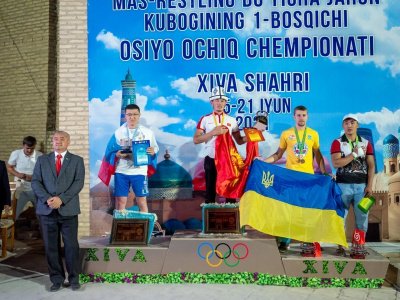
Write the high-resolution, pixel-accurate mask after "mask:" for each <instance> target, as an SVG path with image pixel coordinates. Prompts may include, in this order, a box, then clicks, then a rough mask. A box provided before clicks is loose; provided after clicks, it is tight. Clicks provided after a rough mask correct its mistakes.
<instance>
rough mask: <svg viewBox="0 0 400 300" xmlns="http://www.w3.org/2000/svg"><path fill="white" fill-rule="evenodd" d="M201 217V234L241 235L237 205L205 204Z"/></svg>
mask: <svg viewBox="0 0 400 300" xmlns="http://www.w3.org/2000/svg"><path fill="white" fill-rule="evenodd" d="M202 217H203V233H237V234H239V233H241V230H240V224H239V222H240V220H239V205H238V204H235V203H232V204H230V203H226V204H217V203H205V204H203V205H202Z"/></svg>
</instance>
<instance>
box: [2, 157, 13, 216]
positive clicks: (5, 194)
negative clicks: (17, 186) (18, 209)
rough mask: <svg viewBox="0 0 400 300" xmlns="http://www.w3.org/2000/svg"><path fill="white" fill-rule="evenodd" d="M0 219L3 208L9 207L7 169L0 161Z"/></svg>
mask: <svg viewBox="0 0 400 300" xmlns="http://www.w3.org/2000/svg"><path fill="white" fill-rule="evenodd" d="M0 184H1V186H0V219H1V212H2V211H3V208H4V207H5V208H6V209H9V206H10V205H11V191H10V183H9V181H8V174H7V168H6V164H5V162H4V161H2V160H0Z"/></svg>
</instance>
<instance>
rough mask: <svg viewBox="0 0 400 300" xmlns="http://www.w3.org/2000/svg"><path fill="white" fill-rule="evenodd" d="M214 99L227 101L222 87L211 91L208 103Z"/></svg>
mask: <svg viewBox="0 0 400 300" xmlns="http://www.w3.org/2000/svg"><path fill="white" fill-rule="evenodd" d="M216 99H223V100H225V101H228V97H227V96H226V95H225V89H224V88H223V87H222V86H216V87H214V88H213V89H212V91H211V96H210V101H213V100H216Z"/></svg>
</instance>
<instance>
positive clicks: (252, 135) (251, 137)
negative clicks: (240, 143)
mask: <svg viewBox="0 0 400 300" xmlns="http://www.w3.org/2000/svg"><path fill="white" fill-rule="evenodd" d="M244 134H245V135H246V137H247V141H248V142H261V141H264V136H263V134H262V132H261V131H260V130H258V129H256V128H245V129H244Z"/></svg>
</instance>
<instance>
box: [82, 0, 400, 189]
mask: <svg viewBox="0 0 400 300" xmlns="http://www.w3.org/2000/svg"><path fill="white" fill-rule="evenodd" d="M88 2H89V4H88V31H89V34H88V43H89V109H90V121H89V128H90V149H91V150H90V152H91V155H90V157H91V158H90V163H91V166H90V170H91V185H92V186H93V185H95V184H96V183H97V182H98V180H97V172H98V168H99V165H100V161H101V159H102V156H103V153H104V149H105V147H106V144H107V141H108V139H109V138H110V136H111V135H112V134H113V132H114V131H115V129H116V128H117V127H118V126H119V111H120V106H121V80H123V79H124V77H125V74H126V72H127V70H128V69H129V70H130V72H131V74H132V76H133V78H134V79H135V80H136V93H137V94H136V97H137V98H136V99H137V103H138V104H139V106H140V107H141V108H142V110H143V115H142V123H143V124H144V125H147V126H149V127H150V128H152V129H153V130H154V132H155V134H156V138H157V140H158V142H159V143H160V144H161V146H162V150H165V149H168V150H169V151H170V153H171V157H172V159H173V160H175V161H176V162H178V163H179V164H181V165H183V166H184V167H185V168H186V169H187V170H191V169H192V168H193V167H194V165H195V164H196V162H197V161H198V160H199V159H200V158H201V157H202V156H203V154H202V145H197V146H195V145H193V143H192V136H193V133H194V131H195V126H196V123H197V121H198V120H199V118H200V117H201V116H202V115H204V114H206V113H209V112H210V111H211V106H210V104H209V101H208V97H209V95H210V92H209V87H207V90H205V89H204V88H203V89H202V90H201V91H200V92H198V89H199V86H200V85H199V80H198V77H197V74H212V73H218V74H222V73H225V74H228V73H229V74H234V77H235V88H237V90H236V89H234V88H233V89H231V91H230V93H229V94H228V95H229V96H230V97H231V101H232V104H234V103H236V104H238V106H239V104H240V103H241V102H238V99H244V103H246V105H245V106H244V107H243V110H244V111H245V113H244V114H241V113H239V112H238V109H237V108H236V109H234V108H232V111H231V112H230V114H231V115H234V116H242V117H244V116H245V115H251V114H250V106H249V99H253V104H252V113H253V114H252V115H253V116H254V113H255V112H256V111H257V110H258V109H259V108H260V104H261V103H265V102H263V100H261V99H270V98H284V97H286V98H288V97H290V99H291V109H293V108H294V107H295V106H296V105H300V104H303V105H306V106H307V107H308V108H309V114H310V119H309V123H308V124H309V126H310V127H312V128H314V129H316V130H317V131H318V132H319V134H320V140H321V150H322V153H323V155H324V156H327V157H329V149H330V145H331V142H332V140H333V139H334V138H336V137H338V136H339V133H340V130H341V120H342V117H343V115H345V114H347V113H350V112H351V113H356V114H357V115H358V117H359V119H360V123H361V127H367V128H370V129H371V130H372V132H373V137H374V140H375V147H376V150H377V160H378V168H379V170H382V141H383V139H384V138H385V137H386V136H387V135H388V134H390V133H391V134H394V135H395V136H397V130H398V127H399V124H400V105H399V103H400V101H399V95H400V6H399V5H398V1H397V0H386V1H385V0H382V1H380V4H379V5H351V6H346V7H343V6H336V7H332V6H329V5H326V3H328V2H329V1H319V2H320V5H313V6H296V7H288V6H285V7H283V8H282V7H279V6H276V7H274V6H273V5H272V1H265V0H264V2H265V3H264V4H263V6H262V7H249V8H243V7H241V4H240V5H239V2H238V1H237V3H236V5H237V6H236V7H235V8H222V9H213V8H207V9H196V10H193V9H190V8H179V9H169V10H156V9H155V4H154V2H153V3H151V4H150V2H149V5H148V8H147V9H146V10H136V11H113V10H112V3H113V1H111V0H110V1H88ZM145 2H146V1H145ZM228 2H230V1H228ZM278 2H281V1H278ZM298 2H299V3H300V2H303V3H304V1H298ZM317 2H318V1H317ZM339 2H340V1H339ZM196 3H197V1H196ZM240 3H241V2H240ZM314 3H315V1H314ZM323 9H327V10H333V9H335V10H343V9H346V10H347V12H348V27H347V28H339V29H338V28H312V29H311V28H304V27H302V28H288V29H283V28H281V27H279V28H271V22H267V21H265V22H263V21H261V22H260V26H259V28H256V27H257V24H256V17H255V15H257V14H258V16H259V17H261V20H262V18H265V17H266V16H267V15H268V14H267V13H266V12H270V11H271V10H273V11H277V12H281V13H282V12H283V11H289V12H290V11H295V10H298V11H305V10H310V11H316V10H317V11H321V10H323ZM193 11H196V12H197V13H201V12H221V11H235V12H243V15H244V24H245V25H244V27H243V28H241V29H240V30H239V29H238V30H225V31H222V30H220V31H218V30H209V31H204V30H197V31H191V30H184V31H178V30H175V31H172V32H166V31H162V32H145V31H144V21H143V18H144V14H145V13H166V12H168V13H173V14H178V13H179V14H186V15H187V14H189V13H192V12H193ZM334 35H341V36H352V35H358V36H360V35H368V36H373V38H374V55H373V56H358V57H333V56H332V55H330V56H327V57H321V56H319V57H312V52H311V54H310V53H308V55H307V57H303V58H256V59H250V58H248V57H246V53H245V41H246V40H247V39H248V38H249V37H255V38H259V37H281V38H285V37H291V38H293V37H310V38H313V37H320V36H334ZM198 38H203V39H206V38H219V39H228V38H231V39H234V40H235V41H237V44H238V52H237V54H238V58H239V59H233V58H229V57H228V58H225V59H196V58H191V59H186V60H184V59H183V58H182V53H181V42H182V40H183V39H190V40H195V39H198ZM145 39H162V40H163V41H165V40H168V39H170V40H172V41H173V43H174V56H173V58H172V59H171V60H166V59H163V58H161V59H159V60H154V59H153V58H151V59H149V60H143V59H142V60H134V59H129V60H127V61H123V60H121V58H120V45H121V41H122V40H128V41H130V42H132V41H133V40H141V41H143V40H145ZM152 55H153V54H152V52H150V56H152ZM273 72H276V73H279V72H297V73H300V74H304V73H306V72H308V73H309V87H310V88H309V91H303V92H281V91H274V92H270V91H262V90H260V91H246V90H245V87H249V82H248V81H247V82H246V81H245V74H247V73H250V74H255V73H269V74H271V73H273ZM203 78H204V77H203ZM264 108H265V106H264ZM292 113H293V112H292V111H290V112H285V111H279V112H271V113H270V117H269V118H270V131H269V132H266V133H265V138H266V141H265V142H263V143H262V144H261V145H260V148H261V154H262V155H263V156H267V155H269V154H271V153H273V152H274V151H275V150H276V149H277V146H278V142H279V135H280V133H281V131H282V130H284V129H286V128H288V127H290V126H292V125H293V119H292ZM159 159H162V155H160V156H159Z"/></svg>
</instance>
